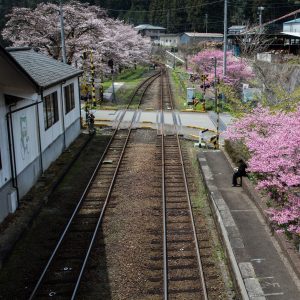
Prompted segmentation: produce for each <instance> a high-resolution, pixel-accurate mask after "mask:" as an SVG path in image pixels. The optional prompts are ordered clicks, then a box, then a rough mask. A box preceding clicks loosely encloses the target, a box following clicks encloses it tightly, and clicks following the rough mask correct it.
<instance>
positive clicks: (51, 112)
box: [44, 92, 59, 129]
mask: <svg viewBox="0 0 300 300" xmlns="http://www.w3.org/2000/svg"><path fill="white" fill-rule="evenodd" d="M58 120H59V116H58V102H57V92H54V93H52V94H50V95H48V96H46V97H44V124H45V129H48V128H50V127H51V126H52V125H53V124H55V123H56V122H57V121H58Z"/></svg>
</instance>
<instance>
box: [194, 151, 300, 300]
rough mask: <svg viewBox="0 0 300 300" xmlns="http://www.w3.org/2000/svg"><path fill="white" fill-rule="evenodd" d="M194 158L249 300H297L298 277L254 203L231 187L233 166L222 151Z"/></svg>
mask: <svg viewBox="0 0 300 300" xmlns="http://www.w3.org/2000/svg"><path fill="white" fill-rule="evenodd" d="M198 160H199V164H200V166H201V169H202V173H203V177H204V179H205V182H206V186H207V188H208V191H209V195H210V198H211V199H212V203H213V206H214V205H215V209H216V212H215V213H216V216H217V219H218V218H219V221H220V224H221V227H223V233H224V234H225V240H226V236H227V238H228V239H227V243H228V247H231V250H230V249H229V257H231V259H232V260H233V263H234V261H235V264H236V272H237V273H238V274H237V278H240V285H243V284H244V292H245V291H246V293H247V294H248V297H249V299H256V300H263V299H268V300H269V299H272V300H273V299H274V300H299V299H300V290H299V286H300V285H299V280H298V279H297V278H296V276H295V274H294V273H293V272H292V270H291V268H290V266H289V265H288V264H287V263H286V262H285V259H284V258H283V257H282V256H281V255H280V251H279V250H278V249H279V248H278V245H277V243H276V241H275V239H274V238H273V237H272V236H271V234H270V232H269V229H268V227H267V225H266V224H265V222H264V220H263V218H262V216H261V215H260V213H259V211H258V210H257V208H256V206H255V205H254V204H253V203H252V202H251V200H250V198H249V197H248V196H247V194H246V193H245V191H244V190H243V188H242V187H231V178H232V173H233V169H232V167H231V165H230V163H229V162H228V160H227V158H226V156H225V155H224V153H223V152H222V151H219V150H218V151H203V152H200V153H199V156H198ZM230 251H232V253H231V255H230ZM242 290H243V289H242ZM245 298H246V297H245ZM246 299H247V298H246Z"/></svg>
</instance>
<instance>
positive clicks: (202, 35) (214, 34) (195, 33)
mask: <svg viewBox="0 0 300 300" xmlns="http://www.w3.org/2000/svg"><path fill="white" fill-rule="evenodd" d="M183 34H186V35H187V36H190V37H220V38H223V34H222V33H206V32H204V33H202V32H185V33H183Z"/></svg>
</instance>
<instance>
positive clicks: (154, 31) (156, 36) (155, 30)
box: [134, 24, 166, 45]
mask: <svg viewBox="0 0 300 300" xmlns="http://www.w3.org/2000/svg"><path fill="white" fill-rule="evenodd" d="M134 29H135V30H137V31H138V33H139V34H141V35H142V36H146V37H149V38H150V39H151V41H152V42H153V43H154V44H158V45H159V40H160V36H161V35H162V34H164V33H165V32H166V28H164V27H160V26H153V25H150V24H141V25H138V26H136V27H134Z"/></svg>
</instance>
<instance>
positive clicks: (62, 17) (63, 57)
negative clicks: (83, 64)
mask: <svg viewBox="0 0 300 300" xmlns="http://www.w3.org/2000/svg"><path fill="white" fill-rule="evenodd" d="M59 17H60V38H61V51H62V59H63V62H64V63H65V64H66V63H67V57H66V44H65V29H64V15H63V7H62V0H60V1H59Z"/></svg>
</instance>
